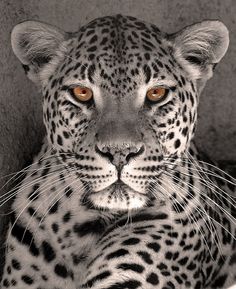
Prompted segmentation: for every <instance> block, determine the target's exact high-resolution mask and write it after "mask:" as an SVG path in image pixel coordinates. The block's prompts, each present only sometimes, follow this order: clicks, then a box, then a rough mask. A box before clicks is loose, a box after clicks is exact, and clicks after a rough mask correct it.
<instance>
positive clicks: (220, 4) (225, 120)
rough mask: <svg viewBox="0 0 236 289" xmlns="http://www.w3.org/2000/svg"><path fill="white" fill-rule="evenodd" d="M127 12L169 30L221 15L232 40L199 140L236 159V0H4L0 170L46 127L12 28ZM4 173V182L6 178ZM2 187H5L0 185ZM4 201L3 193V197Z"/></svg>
mask: <svg viewBox="0 0 236 289" xmlns="http://www.w3.org/2000/svg"><path fill="white" fill-rule="evenodd" d="M117 13H123V14H129V15H133V16H135V17H138V18H140V19H143V20H146V21H149V22H153V23H155V24H156V25H157V26H158V27H159V28H160V29H162V30H164V31H166V32H175V31H176V30H178V29H181V28H182V27H183V26H185V25H188V24H191V23H193V22H197V21H201V20H203V19H220V20H222V21H223V22H224V23H225V24H226V25H227V27H228V28H229V30H230V35H231V43H230V48H229V51H228V53H227V55H226V57H225V58H224V59H223V61H222V63H221V64H219V65H218V67H217V69H216V71H215V76H214V78H213V79H212V80H211V81H210V82H209V83H208V85H207V87H206V89H205V91H204V93H203V94H202V98H201V104H200V110H199V112H200V118H199V126H198V142H199V143H200V144H201V146H202V147H204V148H205V150H206V151H207V152H208V153H209V154H210V155H211V156H212V157H214V158H215V159H225V160H232V159H235V160H236V94H235V90H236V81H235V75H236V62H235V61H234V59H235V57H236V25H235V20H236V18H235V15H236V1H234V0H225V1H220V0H211V1H209V0H198V1H195V0H73V1H72V0H67V1H66V0H60V1H58V0H37V1H35V0H21V1H15V0H1V1H0V83H1V85H0V172H1V173H0V174H1V175H2V176H3V175H6V174H7V173H9V172H12V171H15V170H18V169H19V168H21V165H22V163H23V160H26V159H27V158H29V156H30V155H31V153H32V151H34V150H35V149H37V147H38V145H39V143H40V139H41V132H42V118H41V97H40V94H39V93H38V92H37V91H36V88H35V87H34V86H33V84H31V83H30V81H28V80H27V79H26V77H25V76H24V73H23V70H22V68H21V66H20V63H19V62H18V61H17V59H16V58H15V57H14V55H13V53H12V52H11V48H10V31H11V29H12V27H13V26H14V25H15V24H17V23H18V22H21V21H24V20H27V19H35V20H41V21H45V22H49V23H51V24H55V25H57V26H59V27H61V28H64V29H65V30H67V31H74V30H77V28H78V27H79V26H81V25H82V24H85V23H86V22H88V21H90V20H92V19H94V18H96V17H100V16H104V15H110V14H117ZM3 181H4V180H3V179H2V178H0V185H1V183H3ZM2 191H4V190H2ZM0 204H1V199H0Z"/></svg>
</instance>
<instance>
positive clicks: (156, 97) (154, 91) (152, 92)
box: [146, 86, 169, 102]
mask: <svg viewBox="0 0 236 289" xmlns="http://www.w3.org/2000/svg"><path fill="white" fill-rule="evenodd" d="M168 91H169V90H168V89H167V88H165V87H163V86H157V87H154V88H151V89H149V90H148V91H147V94H146V97H147V99H148V100H149V101H151V102H158V101H161V100H163V99H164V98H165V97H166V96H167V94H168Z"/></svg>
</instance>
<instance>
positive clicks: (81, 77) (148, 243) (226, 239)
mask: <svg viewBox="0 0 236 289" xmlns="http://www.w3.org/2000/svg"><path fill="white" fill-rule="evenodd" d="M11 43H12V49H13V52H14V53H15V55H16V57H17V58H18V59H19V61H20V62H21V64H22V66H23V68H24V71H25V73H26V75H27V76H28V78H29V79H30V80H31V81H33V82H34V84H35V85H36V87H37V88H38V89H39V91H40V94H41V95H42V103H43V104H42V105H43V122H44V126H45V131H46V133H45V138H44V140H43V144H42V147H41V151H40V152H39V153H38V155H36V156H35V158H34V160H33V162H32V164H30V165H29V166H27V167H25V168H24V169H22V171H20V172H19V173H18V174H17V175H16V176H15V178H16V179H17V180H18V179H20V180H19V182H18V183H17V185H16V186H15V187H14V188H13V189H11V190H9V191H8V192H7V193H6V194H4V195H3V196H2V198H1V203H2V202H3V201H8V200H10V199H13V201H12V204H11V218H10V224H9V228H8V231H7V236H6V241H5V244H4V246H5V251H6V254H5V264H4V268H3V276H2V281H1V285H0V288H1V289H4V288H10V289H27V288H29V289H65V288H67V289H85V288H94V289H136V288H137V289H138V288H142V289H151V288H155V289H157V288H158V289H181V288H182V289H186V288H191V289H213V288H214V289H216V288H220V289H223V288H228V287H229V286H232V285H234V284H236V225H235V218H236V209H235V208H236V207H235V197H236V194H235V191H236V190H235V184H236V182H235V179H234V178H233V177H231V176H230V175H228V174H227V173H226V172H224V171H222V170H221V169H220V168H218V167H217V165H216V164H215V163H214V162H212V161H211V160H209V159H208V158H207V157H206V156H205V154H203V153H201V152H200V150H198V149H197V147H196V145H195V143H194V134H195V130H196V123H197V114H198V103H199V97H200V94H201V92H202V90H203V88H204V86H205V84H206V82H207V80H208V79H210V78H211V77H212V75H213V71H214V69H215V67H216V65H217V64H218V63H219V62H220V60H221V59H222V58H223V56H224V55H225V53H226V51H227V49H228V45H229V32H228V29H227V28H226V26H225V25H224V24H223V23H222V22H221V21H219V20H204V21H202V22H199V23H195V24H192V25H189V26H187V27H185V28H183V29H181V30H179V31H177V32H174V33H172V34H170V33H165V32H162V31H161V30H160V29H159V28H158V27H157V26H155V25H154V24H150V23H148V22H144V21H142V20H139V19H136V18H135V17H133V16H124V15H113V16H106V17H101V18H97V19H95V20H93V21H91V22H89V23H88V24H86V25H84V26H82V27H81V28H80V29H79V30H78V31H76V32H65V31H63V30H62V29H60V28H57V27H55V26H53V25H50V24H47V23H44V22H40V21H34V20H28V21H24V22H22V23H19V24H17V25H16V26H15V27H14V28H13V30H12V33H11ZM222 81H223V80H222ZM32 97H34V96H32ZM29 113H30V112H29Z"/></svg>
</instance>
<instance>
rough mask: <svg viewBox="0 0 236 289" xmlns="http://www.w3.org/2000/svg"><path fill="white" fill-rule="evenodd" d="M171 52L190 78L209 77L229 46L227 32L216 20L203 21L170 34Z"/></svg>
mask: <svg viewBox="0 0 236 289" xmlns="http://www.w3.org/2000/svg"><path fill="white" fill-rule="evenodd" d="M169 40H170V41H171V42H172V44H173V54H174V57H175V58H176V60H177V61H178V62H179V63H180V65H181V66H182V67H183V68H184V69H185V70H186V71H187V72H188V73H189V76H190V78H192V79H202V78H204V79H205V80H207V79H209V78H210V77H211V76H212V71H213V68H214V67H215V65H216V64H217V63H218V62H219V61H220V60H221V59H222V57H223V56H224V55H225V53H226V51H227V49H228V46H229V32H228V29H227V28H226V26H225V25H224V24H223V23H222V22H220V21H217V20H209V21H203V22H200V23H196V24H193V25H191V26H188V27H186V28H184V29H182V30H181V31H179V32H177V33H175V34H172V35H170V37H169Z"/></svg>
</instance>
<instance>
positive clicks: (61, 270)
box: [54, 264, 68, 278]
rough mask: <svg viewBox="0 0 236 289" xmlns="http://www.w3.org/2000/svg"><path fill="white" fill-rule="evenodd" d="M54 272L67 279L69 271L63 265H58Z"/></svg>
mask: <svg viewBox="0 0 236 289" xmlns="http://www.w3.org/2000/svg"><path fill="white" fill-rule="evenodd" d="M54 272H55V273H56V274H57V275H58V276H59V277H61V278H67V277H68V271H67V269H66V267H65V266H64V265H62V264H56V266H55V268H54Z"/></svg>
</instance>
